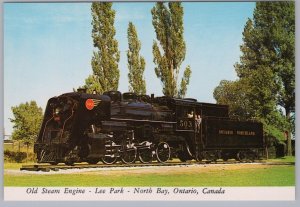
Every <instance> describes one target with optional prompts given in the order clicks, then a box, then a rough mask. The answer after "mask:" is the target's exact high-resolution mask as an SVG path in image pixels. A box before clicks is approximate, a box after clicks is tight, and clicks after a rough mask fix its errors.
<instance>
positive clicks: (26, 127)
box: [10, 101, 43, 148]
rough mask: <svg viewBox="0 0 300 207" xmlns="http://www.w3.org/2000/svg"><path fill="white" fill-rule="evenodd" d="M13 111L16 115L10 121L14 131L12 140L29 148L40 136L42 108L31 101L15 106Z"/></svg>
mask: <svg viewBox="0 0 300 207" xmlns="http://www.w3.org/2000/svg"><path fill="white" fill-rule="evenodd" d="M11 110H12V113H13V115H14V118H12V119H10V121H11V122H12V123H13V129H14V130H13V133H12V139H13V140H18V141H22V142H23V143H24V144H26V145H27V148H28V146H29V145H31V144H32V143H33V142H34V140H35V139H36V138H37V136H38V133H39V130H40V127H41V123H42V119H43V111H42V108H41V107H38V106H37V104H36V102H35V101H30V102H29V103H28V102H26V103H21V104H20V105H18V106H14V107H12V108H11Z"/></svg>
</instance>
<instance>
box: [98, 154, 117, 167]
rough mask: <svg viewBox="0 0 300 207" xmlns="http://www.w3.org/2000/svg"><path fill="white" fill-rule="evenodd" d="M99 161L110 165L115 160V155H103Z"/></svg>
mask: <svg viewBox="0 0 300 207" xmlns="http://www.w3.org/2000/svg"><path fill="white" fill-rule="evenodd" d="M101 161H102V162H103V163H104V164H107V165H112V164H114V163H116V162H117V157H110V156H104V157H102V158H101Z"/></svg>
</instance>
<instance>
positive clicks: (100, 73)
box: [85, 2, 120, 93]
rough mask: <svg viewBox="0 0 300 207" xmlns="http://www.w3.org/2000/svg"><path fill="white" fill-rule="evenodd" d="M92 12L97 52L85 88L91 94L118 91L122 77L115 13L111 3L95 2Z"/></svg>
mask: <svg viewBox="0 0 300 207" xmlns="http://www.w3.org/2000/svg"><path fill="white" fill-rule="evenodd" d="M91 12H92V18H93V20H92V26H93V29H92V38H93V43H94V47H95V48H96V50H95V51H94V52H93V57H92V61H91V65H92V69H93V74H92V75H90V76H89V77H88V78H87V79H86V80H85V82H86V86H85V87H86V88H87V91H88V92H90V93H91V92H93V91H96V92H97V93H103V92H104V91H109V90H117V89H118V85H119V77H120V71H119V69H118V64H119V60H120V52H119V50H118V41H117V40H116V39H115V38H114V37H115V34H116V30H115V27H114V21H115V11H114V10H113V9H112V3H111V2H93V3H92V6H91Z"/></svg>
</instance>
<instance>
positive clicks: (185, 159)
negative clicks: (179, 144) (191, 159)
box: [177, 151, 188, 162]
mask: <svg viewBox="0 0 300 207" xmlns="http://www.w3.org/2000/svg"><path fill="white" fill-rule="evenodd" d="M177 157H178V159H179V160H180V161H181V162H186V161H187V160H188V159H187V158H186V156H185V153H184V151H179V152H178V153H177Z"/></svg>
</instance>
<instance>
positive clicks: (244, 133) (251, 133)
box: [219, 129, 256, 136]
mask: <svg viewBox="0 0 300 207" xmlns="http://www.w3.org/2000/svg"><path fill="white" fill-rule="evenodd" d="M219 134H222V135H234V134H236V135H241V136H255V135H256V134H255V132H254V131H239V130H238V131H236V133H234V131H233V130H226V129H220V130H219Z"/></svg>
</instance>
